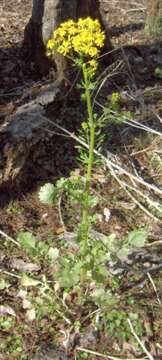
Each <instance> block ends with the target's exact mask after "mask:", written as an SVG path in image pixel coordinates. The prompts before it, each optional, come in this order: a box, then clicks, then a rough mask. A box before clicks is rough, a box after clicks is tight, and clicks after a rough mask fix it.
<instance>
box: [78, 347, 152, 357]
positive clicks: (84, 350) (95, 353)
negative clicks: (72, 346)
mask: <svg viewBox="0 0 162 360" xmlns="http://www.w3.org/2000/svg"><path fill="white" fill-rule="evenodd" d="M76 350H77V351H81V352H85V353H87V354H91V355H95V356H100V357H102V358H104V359H107V360H136V359H133V358H132V359H128V358H124V359H122V358H119V357H116V356H111V355H104V354H101V353H99V352H97V351H93V350H89V349H85V348H82V347H80V346H77V348H76ZM145 359H146V358H140V359H139V360H145Z"/></svg>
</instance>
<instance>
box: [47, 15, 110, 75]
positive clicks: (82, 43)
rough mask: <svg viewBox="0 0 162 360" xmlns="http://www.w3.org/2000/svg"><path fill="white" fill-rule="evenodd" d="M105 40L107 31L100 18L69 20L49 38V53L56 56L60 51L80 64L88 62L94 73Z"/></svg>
mask: <svg viewBox="0 0 162 360" xmlns="http://www.w3.org/2000/svg"><path fill="white" fill-rule="evenodd" d="M104 41H105V33H104V32H103V31H102V30H101V25H100V23H99V21H98V20H93V19H91V18H90V17H87V18H85V19H79V20H78V21H77V22H76V21H73V20H68V21H66V22H64V23H62V24H61V25H60V26H59V27H58V28H57V29H56V30H55V31H54V32H53V35H52V38H51V39H49V40H48V43H47V55H48V56H54V54H55V52H58V53H59V54H62V55H64V56H65V57H67V58H69V59H71V60H73V61H74V62H75V63H76V64H77V65H79V66H82V65H83V63H85V62H86V63H87V64H88V67H89V68H90V69H91V70H92V73H95V71H96V69H97V58H98V56H99V54H100V51H101V48H102V47H103V46H104Z"/></svg>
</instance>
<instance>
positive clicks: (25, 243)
mask: <svg viewBox="0 0 162 360" xmlns="http://www.w3.org/2000/svg"><path fill="white" fill-rule="evenodd" d="M17 240H18V241H19V243H20V244H21V246H22V247H23V248H25V249H28V250H29V249H35V245H36V238H35V236H34V235H33V234H32V233H30V232H28V231H22V232H20V233H19V234H18V237H17Z"/></svg>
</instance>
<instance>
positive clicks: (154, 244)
mask: <svg viewBox="0 0 162 360" xmlns="http://www.w3.org/2000/svg"><path fill="white" fill-rule="evenodd" d="M156 245H162V240H157V241H153V242H152V243H149V244H146V245H145V246H144V247H151V246H156Z"/></svg>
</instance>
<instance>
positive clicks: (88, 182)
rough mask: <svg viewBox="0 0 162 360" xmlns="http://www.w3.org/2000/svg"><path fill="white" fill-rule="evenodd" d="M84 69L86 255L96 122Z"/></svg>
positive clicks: (83, 228)
mask: <svg viewBox="0 0 162 360" xmlns="http://www.w3.org/2000/svg"><path fill="white" fill-rule="evenodd" d="M82 70H83V77H84V83H85V95H86V102H87V110H88V123H89V127H90V145H89V158H88V166H87V174H86V183H85V201H84V204H83V213H82V234H81V241H82V255H83V257H84V255H85V254H86V251H87V245H88V233H89V194H90V185H91V176H92V168H93V160H94V143H95V122H94V118H93V110H92V102H91V94H90V90H89V84H90V81H89V78H88V74H87V69H86V65H84V64H83V67H82Z"/></svg>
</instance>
